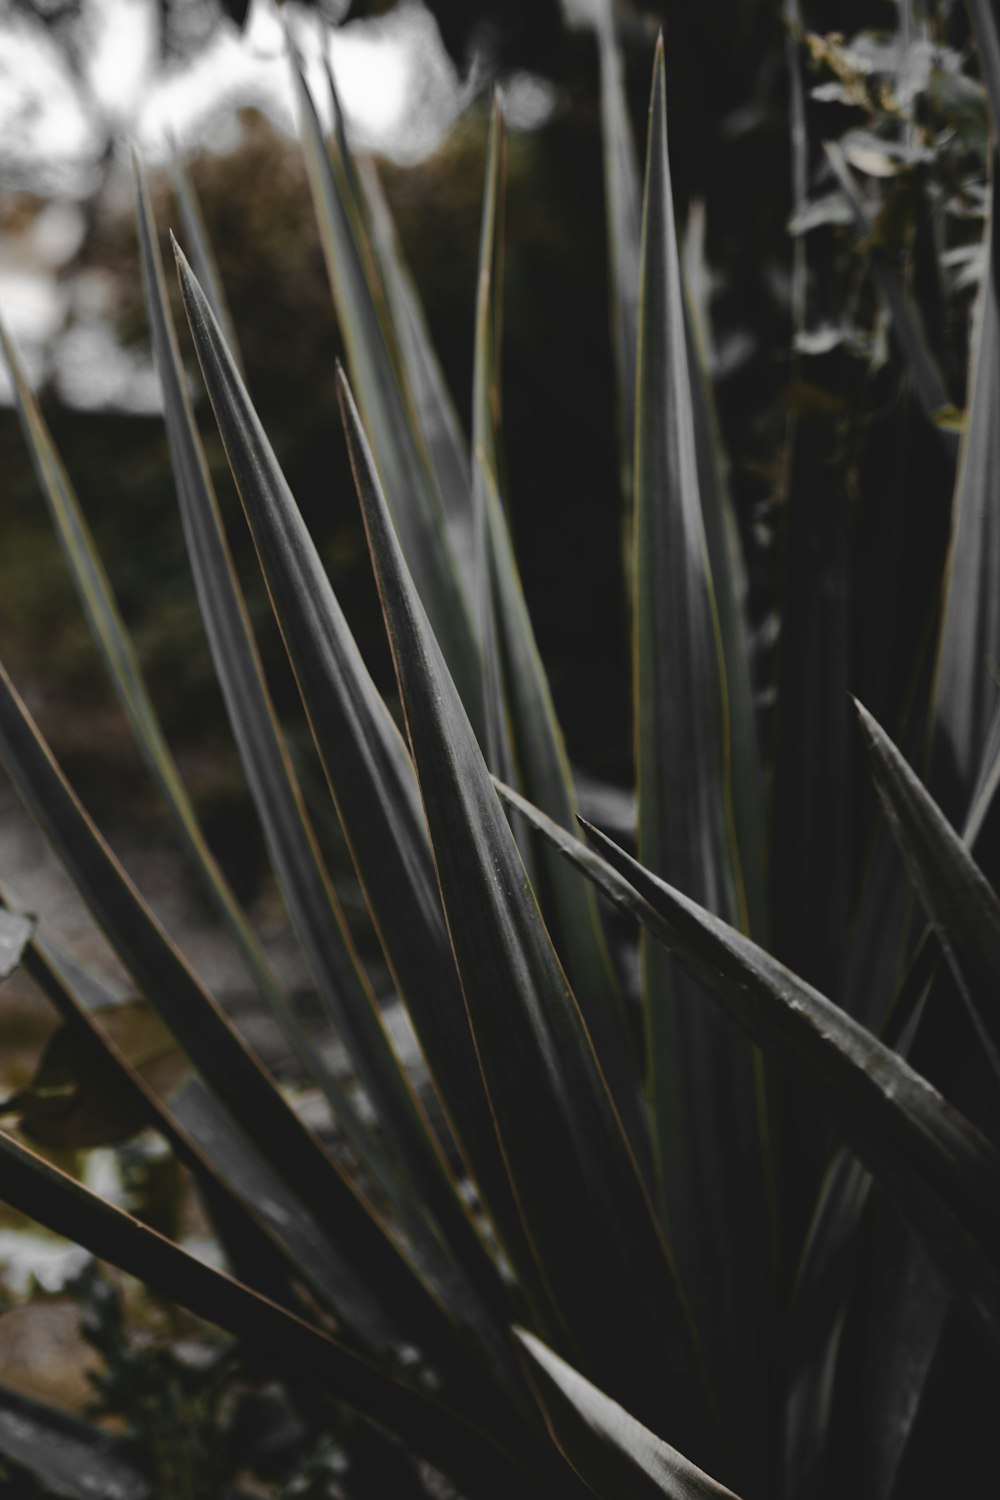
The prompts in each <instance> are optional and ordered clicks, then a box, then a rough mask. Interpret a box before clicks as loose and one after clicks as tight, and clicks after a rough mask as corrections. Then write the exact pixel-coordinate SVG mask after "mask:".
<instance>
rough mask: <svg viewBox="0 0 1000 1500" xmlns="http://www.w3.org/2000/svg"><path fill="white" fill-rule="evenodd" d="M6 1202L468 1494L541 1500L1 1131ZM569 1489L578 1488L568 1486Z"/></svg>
mask: <svg viewBox="0 0 1000 1500" xmlns="http://www.w3.org/2000/svg"><path fill="white" fill-rule="evenodd" d="M0 1197H2V1198H3V1200H4V1201H5V1202H7V1203H9V1204H10V1205H11V1206H12V1207H13V1208H16V1209H18V1210H19V1211H21V1212H23V1213H26V1214H27V1215H28V1216H29V1217H31V1218H34V1219H36V1220H37V1221H38V1222H39V1223H42V1224H44V1225H46V1227H48V1228H50V1229H53V1230H55V1232H56V1233H57V1234H62V1235H65V1236H66V1237H67V1238H69V1239H72V1240H75V1241H76V1242H77V1243H78V1244H81V1245H83V1246H84V1247H85V1248H86V1249H88V1250H90V1251H92V1253H93V1254H94V1255H97V1256H99V1257H100V1258H101V1259H102V1260H107V1261H110V1262H111V1264H112V1265H116V1266H119V1267H120V1268H121V1269H122V1270H124V1271H128V1272H129V1273H130V1274H131V1275H133V1276H137V1277H138V1278H139V1279H140V1280H142V1281H144V1282H145V1283H146V1284H147V1285H149V1286H151V1287H152V1288H153V1289H154V1290H155V1291H157V1292H158V1293H160V1295H161V1296H164V1297H168V1298H170V1299H171V1300H172V1301H175V1302H178V1303H180V1305H181V1306H182V1307H186V1308H187V1309H188V1310H189V1311H191V1312H193V1313H195V1314H196V1315H197V1316H198V1317H202V1318H205V1319H206V1320H207V1321H208V1322H210V1323H213V1324H215V1325H216V1326H217V1327H220V1328H223V1329H225V1330H226V1331H227V1332H229V1333H231V1334H233V1335H234V1336H235V1337H237V1338H239V1339H242V1340H245V1341H246V1342H247V1343H249V1344H250V1345H251V1346H252V1347H255V1348H257V1349H259V1350H260V1351H261V1352H262V1353H264V1354H266V1355H267V1356H268V1357H269V1358H271V1359H273V1360H274V1362H275V1364H276V1366H277V1368H278V1369H279V1370H283V1371H287V1372H288V1373H289V1374H290V1375H291V1376H293V1377H295V1378H297V1379H301V1376H302V1372H303V1371H304V1370H308V1371H310V1372H311V1375H312V1377H313V1378H314V1379H316V1380H318V1381H319V1382H321V1383H322V1386H323V1388H324V1389H326V1390H328V1391H329V1392H330V1394H331V1395H334V1396H336V1397H338V1398H339V1399H340V1400H342V1401H345V1402H347V1403H348V1404H349V1405H351V1406H354V1407H355V1408H356V1409H357V1410H359V1411H360V1412H361V1413H362V1414H363V1415H366V1416H369V1417H371V1418H372V1419H373V1420H375V1421H376V1422H379V1423H380V1424H381V1425H383V1426H385V1427H387V1428H388V1429H389V1430H390V1431H392V1432H395V1433H397V1434H398V1435H399V1436H400V1437H401V1438H402V1439H403V1440H404V1441H405V1442H407V1443H409V1444H410V1445H411V1446H412V1447H413V1448H414V1449H415V1450H416V1451H417V1452H422V1453H424V1454H426V1456H427V1457H428V1458H430V1459H431V1461H432V1462H433V1463H435V1464H437V1465H438V1466H439V1467H440V1468H441V1469H443V1470H444V1471H445V1472H446V1473H450V1474H451V1475H452V1476H453V1477H454V1479H455V1481H456V1483H457V1484H459V1485H460V1487H461V1489H462V1491H463V1493H466V1494H468V1495H469V1496H470V1500H475V1497H479V1496H481V1497H483V1500H508V1497H509V1496H510V1495H511V1494H520V1493H527V1494H529V1495H532V1496H534V1497H536V1500H541V1497H542V1495H545V1494H548V1493H550V1491H548V1490H547V1489H546V1488H545V1487H544V1485H539V1484H536V1483H535V1482H533V1479H532V1476H531V1475H530V1474H529V1473H526V1472H525V1471H524V1470H523V1469H522V1468H520V1467H519V1466H517V1465H516V1464H514V1463H513V1462H512V1461H511V1460H510V1458H509V1456H508V1455H507V1454H506V1453H505V1452H504V1450H503V1449H502V1448H501V1447H499V1446H498V1445H496V1444H494V1443H493V1442H491V1441H489V1439H487V1438H486V1437H485V1436H484V1435H483V1434H482V1433H481V1432H479V1431H477V1430H476V1429H475V1428H474V1427H471V1426H467V1425H465V1424H464V1423H462V1422H461V1421H460V1420H458V1419H457V1418H455V1417H454V1416H453V1415H452V1414H451V1413H450V1412H448V1411H447V1410H446V1409H445V1408H444V1407H442V1406H441V1405H439V1404H438V1403H437V1402H436V1401H434V1400H432V1399H431V1398H429V1397H427V1396H424V1395H422V1394H420V1393H419V1392H417V1391H416V1390H414V1389H412V1388H411V1387H409V1386H407V1385H405V1384H403V1383H402V1382H401V1381H397V1380H394V1379H392V1378H391V1377H390V1376H387V1375H385V1374H384V1373H383V1372H382V1371H381V1370H380V1369H379V1368H378V1367H377V1366H375V1365H373V1364H369V1363H368V1362H367V1361H366V1360H364V1359H361V1358H360V1357H359V1356H358V1355H356V1354H353V1353H351V1352H350V1351H349V1350H348V1349H346V1348H345V1347H344V1346H343V1345H341V1344H339V1343H338V1342H337V1341H336V1340H334V1339H332V1338H330V1337H329V1336H328V1335H326V1334H324V1333H321V1332H320V1331H319V1330H318V1329H316V1328H313V1327H311V1326H310V1325H309V1324H308V1323H305V1322H303V1321H302V1320H300V1319H299V1318H296V1317H295V1316H293V1315H292V1314H291V1313H289V1312H288V1311H286V1310H285V1309H284V1308H280V1307H278V1306H277V1305H276V1304H275V1303H273V1302H270V1301H268V1300H267V1299H266V1298H264V1297H261V1296H259V1295H258V1294H257V1293H255V1292H253V1291H251V1290H250V1288H249V1287H246V1286H244V1285H243V1284H242V1283H240V1282H238V1281H234V1280H233V1279H232V1278H231V1277H229V1276H226V1275H224V1274H223V1273H222V1272H220V1271H216V1270H214V1269H213V1268H212V1267H211V1266H208V1265H206V1264H204V1262H202V1261H199V1260H196V1259H195V1258H194V1257H193V1256H191V1255H189V1254H188V1253H187V1252H186V1251H184V1250H181V1249H180V1248H179V1247H178V1246H177V1245H174V1244H172V1243H171V1241H170V1240H168V1239H165V1238H164V1237H163V1236H162V1235H160V1234H158V1233H157V1232H156V1231H155V1230H153V1229H150V1228H149V1227H148V1226H147V1225H145V1224H141V1223H139V1221H138V1220H136V1219H133V1218H132V1217H131V1216H130V1215H128V1214H126V1213H125V1212H124V1211H123V1210H122V1209H120V1208H115V1207H114V1206H112V1205H111V1204H109V1203H105V1202H103V1201H102V1199H100V1198H98V1197H97V1196H96V1195H95V1194H93V1193H91V1192H89V1191H88V1189H86V1188H85V1187H83V1186H81V1184H80V1183H78V1182H75V1181H74V1180H73V1178H71V1177H68V1176H67V1175H66V1174H65V1173H63V1172H60V1171H58V1170H57V1169H56V1168H55V1167H53V1166H50V1165H49V1164H48V1163H47V1162H44V1161H42V1160H41V1158H39V1157H37V1156H35V1155H34V1154H33V1153H32V1152H30V1151H28V1150H27V1149H26V1148H25V1147H24V1146H21V1145H19V1144H18V1143H17V1142H16V1141H14V1140H13V1139H12V1138H11V1137H10V1136H8V1135H5V1134H3V1133H0ZM567 1492H568V1493H572V1491H571V1490H570V1489H569V1487H568V1486H567Z"/></svg>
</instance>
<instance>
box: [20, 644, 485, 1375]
mask: <svg viewBox="0 0 1000 1500" xmlns="http://www.w3.org/2000/svg"><path fill="white" fill-rule="evenodd" d="M0 759H2V761H3V763H4V765H5V767H6V769H7V772H8V774H9V775H10V776H11V778H12V780H13V782H14V785H15V787H16V789H17V791H18V794H19V796H20V797H21V800H22V801H23V802H24V804H25V806H26V807H27V809H28V811H29V812H30V813H31V815H32V816H33V817H34V819H35V821H36V822H37V823H38V825H39V827H40V828H41V829H42V831H43V832H44V833H45V835H46V837H47V838H48V839H49V841H50V842H51V844H52V845H53V847H54V848H55V849H56V850H57V852H58V853H59V856H60V858H61V859H62V862H63V864H64V866H65V868H66V870H67V872H68V874H69V875H70V877H71V878H72V879H73V881H74V882H75V884H76V885H77V888H78V889H79V891H80V894H81V895H82V896H83V898H84V900H85V901H86V902H87V904H88V906H89V907H90V909H91V911H92V913H93V914H94V916H95V918H96V920H97V922H98V924H99V925H100V926H101V928H102V929H103V931H104V933H105V935H106V936H107V937H108V939H109V941H110V942H111V943H112V945H113V946H114V948H115V950H116V952H117V953H118V955H119V957H120V958H121V961H122V962H123V964H124V965H125V967H126V968H127V969H128V970H129V972H130V973H131V975H132V977H133V979H134V980H135V981H136V983H137V985H138V986H139V989H140V990H141V992H142V993H143V994H144V995H145V996H146V997H147V998H148V999H149V1001H150V1002H151V1003H152V1004H153V1005H154V1006H155V1007H156V1009H157V1011H158V1012H159V1014H160V1016H161V1017H162V1019H163V1020H164V1021H165V1022H166V1024H167V1025H168V1026H169V1028H170V1030H171V1031H172V1033H173V1034H174V1036H175V1037H176V1038H177V1041H178V1042H179V1044H180V1045H181V1046H182V1047H183V1049H184V1051H185V1052H186V1053H187V1055H188V1056H189V1058H190V1059H191V1061H192V1062H193V1063H194V1065H195V1066H196V1067H197V1069H198V1070H199V1072H200V1073H201V1075H202V1077H203V1078H204V1079H205V1081H206V1082H207V1083H209V1084H210V1086H211V1087H212V1089H213V1090H214V1091H215V1093H216V1094H217V1095H218V1097H219V1099H220V1100H221V1101H222V1103H223V1104H224V1105H225V1106H226V1108H227V1109H228V1110H229V1112H230V1113H231V1114H232V1115H233V1117H234V1119H236V1120H237V1121H238V1122H239V1124H240V1126H241V1127H242V1129H243V1130H244V1131H245V1132H246V1134H247V1135H248V1136H249V1138H250V1140H251V1141H252V1143H253V1144H254V1146H255V1147H256V1149H257V1150H258V1151H259V1152H260V1153H261V1155H262V1156H263V1157H264V1159H265V1160H266V1161H268V1162H269V1163H270V1164H271V1165H272V1166H273V1167H274V1169H275V1171H276V1172H277V1173H278V1174H279V1176H281V1177H283V1178H284V1180H285V1181H286V1182H287V1184H288V1186H289V1187H290V1188H291V1189H292V1191H293V1192H294V1193H295V1194H296V1196H297V1197H298V1198H299V1199H300V1201H301V1202H302V1203H303V1204H304V1205H306V1206H307V1207H308V1209H309V1211H310V1212H311V1213H314V1214H315V1216H316V1218H317V1220H318V1222H319V1223H320V1225H321V1227H322V1228H323V1229H324V1230H325V1231H326V1232H327V1233H328V1234H329V1236H330V1241H331V1245H333V1246H335V1247H336V1253H337V1255H338V1257H339V1258H340V1259H341V1261H342V1263H343V1268H344V1273H345V1276H347V1277H353V1278H355V1279H356V1280H358V1281H359V1282H361V1283H362V1284H365V1283H366V1282H370V1283H371V1284H372V1285H373V1286H377V1288H378V1297H379V1299H380V1300H381V1301H382V1302H383V1303H384V1305H385V1307H386V1309H387V1311H388V1313H389V1315H390V1317H391V1319H392V1320H393V1321H394V1323H395V1324H396V1325H397V1327H398V1328H399V1329H400V1330H402V1333H401V1336H402V1337H406V1336H407V1334H406V1331H407V1329H408V1330H409V1337H410V1338H411V1339H412V1341H413V1342H414V1343H415V1344H416V1345H417V1346H418V1347H419V1348H422V1349H423V1350H424V1351H425V1352H426V1354H427V1356H428V1357H433V1358H434V1359H435V1360H436V1361H437V1360H440V1361H441V1363H442V1365H443V1366H444V1367H445V1368H447V1367H448V1366H449V1365H451V1366H452V1369H453V1370H454V1371H456V1373H458V1372H460V1374H461V1380H460V1382H457V1383H456V1384H455V1391H456V1399H458V1400H462V1399H463V1398H464V1397H465V1396H466V1394H469V1393H471V1392H474V1391H475V1390H476V1389H477V1388H479V1389H481V1382H482V1377H481V1376H480V1375H479V1372H478V1367H477V1366H476V1364H475V1362H474V1361H473V1360H472V1359H471V1356H470V1354H469V1351H468V1348H467V1346H466V1345H465V1344H464V1343H463V1342H462V1341H461V1339H460V1338H459V1337H458V1335H457V1334H456V1332H455V1330H454V1328H453V1327H452V1324H451V1323H450V1321H449V1318H448V1317H447V1316H446V1314H445V1313H444V1311H443V1310H442V1309H441V1307H440V1306H439V1304H438V1303H437V1302H436V1301H435V1300H434V1298H433V1297H432V1296H431V1294H430V1293H429V1291H428V1290H427V1288H426V1286H425V1285H424V1283H423V1282H422V1281H421V1280H420V1278H419V1277H418V1276H417V1275H416V1274H415V1272H414V1271H413V1270H412V1268H411V1267H410V1266H409V1265H408V1264H407V1262H406V1261H405V1260H404V1258H403V1257H402V1256H401V1254H400V1253H399V1252H398V1250H397V1249H396V1247H395V1246H394V1244H393V1243H392V1241H391V1240H390V1239H389V1237H388V1235H387V1233H386V1232H385V1230H384V1228H383V1226H382V1225H381V1224H380V1223H379V1222H378V1221H377V1219H376V1218H375V1217H374V1215H373V1213H372V1211H371V1210H370V1208H369V1206H368V1204H367V1203H366V1202H365V1201H364V1199H363V1198H362V1197H361V1195H360V1194H359V1193H358V1191H357V1189H356V1188H355V1187H354V1186H353V1184H352V1183H351V1182H350V1181H349V1180H348V1179H347V1178H346V1177H345V1176H344V1175H343V1174H342V1172H341V1170H340V1169H339V1168H338V1167H337V1166H336V1165H335V1164H334V1163H333V1161H332V1160H331V1159H330V1158H329V1157H328V1156H327V1155H326V1154H325V1152H324V1151H323V1149H322V1147H321V1146H320V1145H319V1143H318V1142H317V1140H316V1138H315V1137H314V1136H313V1135H312V1134H311V1132H310V1131H309V1130H307V1129H306V1127H305V1126H304V1125H303V1124H302V1123H301V1122H300V1120H299V1119H298V1117H297V1116H296V1114H295V1113H294V1111H293V1110H292V1108H291V1107H290V1105H289V1104H287V1103H286V1101H285V1099H284V1098H283V1096H282V1095H281V1094H280V1092H279V1091H278V1089H277V1088H276V1087H275V1085H274V1083H273V1082H272V1080H271V1079H270V1078H269V1076H268V1075H267V1073H266V1072H265V1071H264V1070H263V1068H262V1067H261V1065H260V1063H259V1062H258V1061H257V1059H256V1058H255V1057H254V1055H253V1054H252V1053H251V1052H250V1051H249V1050H248V1049H247V1047H246V1046H245V1044H244V1043H243V1041H242V1039H241V1038H240V1037H239V1035H238V1033H237V1032H236V1031H235V1030H234V1029H233V1027H232V1026H231V1024H230V1022H229V1021H228V1020H227V1018H226V1016H225V1014H224V1013H223V1011H222V1010H221V1009H220V1007H219V1006H218V1005H217V1004H216V1002H215V1001H214V1000H213V999H212V997H211V996H210V995H209V994H208V993H207V991H206V990H205V989H203V987H202V986H201V984H200V983H199V981H198V979H197V977H196V976H195V974H194V973H193V971H192V970H191V969H190V968H189V966H188V965H187V963H186V961H185V960H184V958H183V957H182V956H181V954H180V953H179V952H178V951H177V950H176V949H175V948H174V947H173V946H172V945H171V943H170V941H169V939H168V938H167V936H166V934H165V933H164V932H163V930H162V928H161V927H160V926H159V924H158V923H157V921H156V919H155V918H154V917H153V915H152V913H151V912H149V910H148V908H146V906H145V905H144V903H143V902H142V899H141V897H140V896H139V895H138V893H137V892H136V890H135V888H134V887H133V886H132V885H131V883H130V881H129V879H128V877H127V876H126V874H125V872H124V871H123V870H122V868H121V866H120V865H119V863H118V861H117V860H116V858H115V856H114V855H113V854H112V852H111V850H110V849H109V848H108V847H107V845H106V844H105V843H104V841H103V840H102V839H101V836H100V834H99V833H98V832H97V830H96V828H95V827H94V826H93V824H92V823H91V822H90V820H89V819H88V817H87V815H86V813H85V812H84V810H83V808H82V807H81V806H80V804H79V802H78V801H77V799H76V798H75V796H74V794H73V792H72V790H71V789H70V787H69V785H68V784H67V782H66V781H65V779H64V778H63V776H62V774H61V772H60V770H59V768H58V766H57V765H56V763H55V761H54V760H53V759H52V756H51V754H50V752H49V750H48V748H47V746H46V745H45V743H44V741H43V740H42V738H41V736H40V735H39V733H38V731H37V729H36V728H35V725H34V724H33V722H32V720H31V718H30V716H29V714H28V711H27V709H26V708H25V707H24V705H23V703H22V702H21V700H20V699H19V697H18V695H17V693H16V692H15V690H14V688H13V685H12V683H11V682H10V679H9V677H8V676H7V674H6V672H5V671H3V670H2V669H0ZM338 1313H339V1314H340V1315H341V1316H342V1317H343V1319H344V1321H345V1323H346V1324H347V1325H348V1326H350V1321H351V1314H352V1309H351V1306H350V1304H349V1303H346V1304H345V1305H344V1306H342V1307H340V1308H338Z"/></svg>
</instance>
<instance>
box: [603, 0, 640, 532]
mask: <svg viewBox="0 0 1000 1500" xmlns="http://www.w3.org/2000/svg"><path fill="white" fill-rule="evenodd" d="M615 11H616V7H615V5H614V4H613V0H600V3H599V5H598V7H597V12H596V19H595V29H596V32H597V55H598V59H599V61H600V68H601V138H602V143H603V148H604V198H605V223H606V226H607V235H608V266H609V270H610V276H611V279H610V286H609V291H610V294H611V296H610V300H611V336H612V343H613V347H614V355H615V375H616V378H617V396H618V431H619V443H620V450H621V472H622V495H623V496H624V497H625V500H626V503H627V504H628V503H630V501H631V496H632V446H633V440H634V432H635V354H636V331H637V328H638V319H639V236H640V232H641V224H642V190H641V186H640V181H639V164H638V161H637V159H636V150H635V138H634V137H633V134H632V127H631V124H630V122H629V117H628V96H627V95H626V92H625V69H624V63H623V60H622V55H621V48H620V46H619V44H618V34H617V30H616V25H615Z"/></svg>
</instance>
